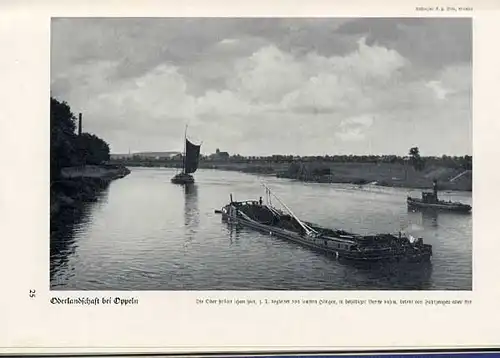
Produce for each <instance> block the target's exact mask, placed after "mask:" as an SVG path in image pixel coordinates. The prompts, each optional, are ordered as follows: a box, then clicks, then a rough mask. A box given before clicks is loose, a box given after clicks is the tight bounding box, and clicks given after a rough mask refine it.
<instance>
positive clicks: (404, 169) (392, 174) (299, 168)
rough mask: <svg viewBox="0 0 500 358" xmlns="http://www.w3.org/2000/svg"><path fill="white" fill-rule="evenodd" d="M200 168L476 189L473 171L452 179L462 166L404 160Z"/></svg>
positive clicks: (228, 164)
mask: <svg viewBox="0 0 500 358" xmlns="http://www.w3.org/2000/svg"><path fill="white" fill-rule="evenodd" d="M126 164H127V165H128V166H141V167H170V168H175V167H180V166H181V163H180V162H174V161H164V162H155V161H148V162H144V161H127V163H126ZM199 167H200V168H204V169H217V170H230V171H240V172H245V173H251V174H261V175H275V176H277V177H279V178H288V179H294V180H299V181H304V182H317V183H351V184H359V185H363V184H368V183H374V184H375V185H379V186H389V187H402V188H412V189H424V188H431V187H432V181H433V180H434V179H436V180H438V182H439V187H440V189H441V190H460V191H471V190H472V171H468V172H466V173H465V174H464V175H462V176H461V177H459V178H457V179H455V180H453V181H450V180H451V179H453V178H454V177H456V176H457V175H460V174H461V173H463V172H464V169H461V168H451V167H446V166H440V165H428V166H426V167H425V168H423V169H422V170H419V171H417V170H415V169H414V168H413V167H412V166H411V165H405V164H400V163H351V162H344V163H335V162H327V161H314V162H306V163H304V162H292V163H289V162H282V163H279V162H254V163H249V162H245V163H238V162H212V161H201V162H200V164H199Z"/></svg>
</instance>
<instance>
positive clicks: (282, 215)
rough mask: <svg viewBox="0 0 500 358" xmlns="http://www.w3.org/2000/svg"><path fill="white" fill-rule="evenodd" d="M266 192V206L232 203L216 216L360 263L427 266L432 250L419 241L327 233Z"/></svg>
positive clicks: (400, 234)
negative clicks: (273, 202) (278, 203)
mask: <svg viewBox="0 0 500 358" xmlns="http://www.w3.org/2000/svg"><path fill="white" fill-rule="evenodd" d="M263 185H264V187H265V188H266V195H267V203H266V204H264V203H263V202H262V197H260V199H259V200H258V201H257V200H247V201H233V197H232V194H231V195H230V202H229V204H227V205H225V206H224V207H223V208H222V209H221V210H216V212H218V213H220V214H222V219H223V220H224V221H227V222H228V223H230V224H237V225H241V226H244V227H247V228H251V229H254V230H257V231H260V232H263V233H266V234H269V235H274V236H276V237H279V238H281V239H284V240H287V241H292V242H295V243H297V244H301V245H303V246H306V247H308V248H311V249H313V250H317V251H321V252H322V253H325V254H329V255H333V256H335V257H336V258H337V259H346V260H352V261H362V262H380V261H390V262H393V261H402V262H428V261H430V258H431V256H432V246H431V245H428V244H424V243H423V239H422V238H418V239H416V238H414V237H413V236H411V235H408V236H406V235H404V234H403V233H401V232H400V233H399V234H398V235H393V234H375V235H358V234H354V233H350V232H347V231H344V230H336V229H328V228H324V227H321V226H319V225H316V224H313V223H310V222H305V221H302V220H300V219H299V218H298V217H297V216H296V215H295V214H294V213H293V212H292V211H291V210H290V209H289V208H288V207H287V206H286V205H285V204H284V203H283V202H282V201H281V200H280V199H279V198H278V197H277V196H276V195H275V194H273V193H272V192H271V190H270V189H269V188H268V187H267V186H266V185H265V184H263ZM271 197H274V198H275V199H277V200H278V201H279V202H280V204H282V206H283V207H284V208H285V211H283V210H280V209H278V208H275V207H274V206H273V205H272V203H271Z"/></svg>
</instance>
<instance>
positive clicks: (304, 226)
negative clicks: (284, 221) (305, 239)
mask: <svg viewBox="0 0 500 358" xmlns="http://www.w3.org/2000/svg"><path fill="white" fill-rule="evenodd" d="M262 185H263V186H264V187H265V188H266V190H267V192H268V193H269V198H270V197H271V195H272V196H274V197H275V198H276V200H278V201H279V203H280V204H281V205H283V206H284V207H285V209H286V210H287V211H288V212H289V213H290V215H292V216H293V218H294V219H295V220H297V222H298V223H299V224H300V226H302V228H303V229H304V230H305V231H306V233H307V234H308V235H309V234H311V233H316V231H315V230H314V229H312V228H310V227H309V226H308V225H306V224H304V223H303V222H302V221H301V220H300V219H299V218H298V217H297V216H296V215H295V214H294V213H293V211H292V210H291V209H290V208H289V207H288V206H287V205H286V204H285V203H284V202H282V201H281V200H280V198H278V197H277V196H276V194H274V193H273V192H272V191H271V189H269V187H268V186H267V185H266V184H264V183H262Z"/></svg>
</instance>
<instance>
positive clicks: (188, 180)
mask: <svg viewBox="0 0 500 358" xmlns="http://www.w3.org/2000/svg"><path fill="white" fill-rule="evenodd" d="M200 148H201V144H200V145H196V144H193V143H191V142H190V141H189V139H187V127H186V131H185V133H184V153H183V157H182V171H181V172H180V173H178V174H176V175H175V176H174V177H173V178H172V179H171V180H170V181H171V182H172V183H174V184H193V183H194V177H193V176H192V174H193V173H194V172H196V170H197V169H198V163H199V160H200Z"/></svg>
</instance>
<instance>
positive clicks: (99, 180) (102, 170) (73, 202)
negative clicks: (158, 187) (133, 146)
mask: <svg viewBox="0 0 500 358" xmlns="http://www.w3.org/2000/svg"><path fill="white" fill-rule="evenodd" d="M128 174H130V169H128V168H127V167H125V166H123V165H109V164H106V165H86V166H83V167H67V168H64V169H62V170H61V177H60V178H59V179H58V180H57V181H54V182H52V183H51V186H50V215H51V216H52V215H55V214H57V213H59V212H60V211H61V210H63V209H72V208H76V207H78V206H80V205H81V204H82V203H85V202H93V201H96V200H97V197H98V196H99V193H100V192H102V190H104V189H105V188H106V187H107V186H108V185H109V184H110V183H111V182H112V181H113V180H116V179H120V178H123V177H125V176H127V175H128Z"/></svg>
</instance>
